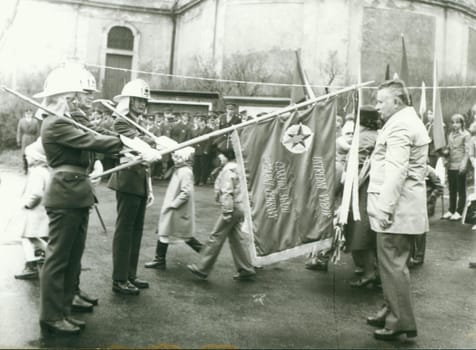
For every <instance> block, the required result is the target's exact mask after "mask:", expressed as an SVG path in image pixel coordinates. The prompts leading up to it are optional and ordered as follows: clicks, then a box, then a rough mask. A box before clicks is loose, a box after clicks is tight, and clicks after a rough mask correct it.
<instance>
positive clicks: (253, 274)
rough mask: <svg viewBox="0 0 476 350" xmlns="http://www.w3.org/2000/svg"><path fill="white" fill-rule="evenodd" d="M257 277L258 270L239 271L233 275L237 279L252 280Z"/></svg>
mask: <svg viewBox="0 0 476 350" xmlns="http://www.w3.org/2000/svg"><path fill="white" fill-rule="evenodd" d="M255 277H256V272H248V271H246V272H238V273H237V274H236V275H234V276H233V279H234V280H235V281H252V280H254V279H255Z"/></svg>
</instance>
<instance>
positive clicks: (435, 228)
mask: <svg viewBox="0 0 476 350" xmlns="http://www.w3.org/2000/svg"><path fill="white" fill-rule="evenodd" d="M0 177H1V179H2V183H1V185H0V212H1V213H2V214H1V215H0V230H1V231H0V286H1V287H0V305H1V307H0V348H2V347H3V348H29V347H35V348H36V347H44V348H52V347H83V348H84V347H89V348H93V347H94V348H97V347H113V348H170V347H174V348H212V347H215V348H216V347H217V346H219V347H228V348H233V347H236V348H474V347H475V346H476V314H475V311H476V297H475V290H476V271H475V270H470V269H468V268H467V264H468V261H469V260H470V259H471V257H472V256H474V257H476V233H473V232H471V228H470V227H469V226H463V225H461V224H459V223H453V222H448V221H441V220H438V219H433V220H432V223H431V224H432V225H431V226H432V227H431V233H430V234H429V236H428V248H427V260H426V263H425V265H424V266H422V267H420V268H418V269H416V270H414V271H413V272H412V278H413V295H414V297H415V305H416V308H415V309H416V317H417V322H418V327H419V329H418V332H419V337H418V338H416V340H405V339H404V338H405V337H402V339H401V340H400V341H396V342H390V343H389V342H381V341H377V340H374V339H373V337H372V331H373V328H372V327H369V326H367V325H366V324H365V317H366V316H368V315H369V314H371V313H373V312H374V311H376V310H377V308H378V306H379V304H380V302H381V292H380V291H379V290H376V289H363V290H356V289H351V288H349V287H348V282H349V281H350V280H351V279H353V278H354V276H353V266H352V262H351V259H350V257H349V256H348V255H344V256H343V258H342V260H341V261H340V262H339V263H338V264H337V265H335V266H332V267H331V269H330V270H329V272H328V273H320V272H311V271H308V270H305V269H304V268H303V261H304V259H303V258H299V259H294V260H290V261H287V262H283V263H279V264H275V265H272V266H268V267H266V268H265V269H264V270H261V271H259V272H258V279H257V281H256V282H236V281H233V280H232V275H233V274H234V271H233V263H232V259H231V256H230V251H229V249H228V246H225V249H224V251H223V252H222V254H221V256H220V257H219V259H218V262H217V264H216V267H215V269H214V271H213V273H212V274H211V276H210V277H209V280H208V281H200V280H197V279H196V278H195V277H194V276H192V275H191V274H190V273H189V272H188V270H187V269H186V264H187V263H190V262H194V261H196V260H197V256H196V255H195V253H194V252H193V251H192V250H191V249H190V248H188V247H186V246H185V245H178V246H173V247H172V248H170V249H169V256H168V270H167V271H163V272H162V271H161V272H158V271H154V270H152V271H151V270H147V269H144V268H143V267H142V266H143V263H144V262H146V261H148V260H149V259H150V258H152V257H153V254H154V246H155V239H156V237H155V236H154V229H155V224H156V221H157V218H158V212H159V209H160V204H161V200H162V197H163V193H164V192H165V189H166V188H165V186H166V184H165V183H160V184H155V186H154V192H155V194H156V197H157V202H156V203H155V204H154V206H153V208H152V209H150V210H149V211H148V212H147V218H146V228H145V234H144V239H143V243H142V250H141V258H140V264H141V267H140V269H139V275H140V277H142V278H145V279H147V280H149V281H150V282H151V288H150V289H148V290H145V291H143V292H142V293H141V295H140V296H138V297H123V296H117V295H115V294H114V293H113V292H112V291H111V260H112V258H111V245H112V243H111V240H112V230H113V225H114V220H115V210H114V205H115V201H114V193H113V192H112V191H110V190H108V189H107V188H105V186H104V185H100V186H99V188H98V194H99V198H100V199H101V203H100V209H101V212H102V214H103V216H104V219H105V222H106V225H107V227H108V228H109V232H108V233H107V235H104V234H103V233H101V230H100V226H99V221H98V220H97V217H96V216H95V214H93V215H92V216H91V222H90V232H89V236H88V241H87V248H86V251H85V255H84V258H83V268H84V271H83V273H82V282H81V285H82V287H83V289H85V290H86V291H87V292H89V293H90V294H94V295H97V296H98V297H99V298H100V301H99V303H100V304H99V306H97V307H96V308H95V310H94V312H93V313H91V314H87V315H79V316H78V318H83V319H84V320H86V321H87V328H86V330H85V331H84V332H83V333H82V334H81V335H79V336H72V337H53V338H44V337H41V334H40V330H39V327H38V297H39V289H38V286H39V284H38V282H37V281H34V282H26V281H18V280H15V279H14V278H13V275H14V274H15V273H17V272H18V271H20V270H21V269H22V267H23V262H24V260H23V253H22V249H21V245H20V242H19V240H18V238H16V237H11V236H9V235H8V232H6V231H5V230H4V229H3V228H4V227H5V225H6V223H7V221H8V218H9V217H10V215H12V213H13V211H14V207H15V201H16V200H17V198H18V197H19V195H20V193H21V190H22V186H23V183H24V180H25V178H24V177H23V176H21V175H19V173H15V172H12V171H5V170H4V171H1V170H0ZM196 194H197V195H196V197H197V202H196V206H197V216H198V218H197V227H198V237H199V238H200V239H202V240H205V238H206V236H207V233H208V231H209V230H210V229H211V227H212V225H213V223H214V220H215V218H216V216H217V215H218V211H217V209H218V208H217V206H216V205H215V204H213V203H212V201H211V199H212V189H211V188H210V187H198V188H196Z"/></svg>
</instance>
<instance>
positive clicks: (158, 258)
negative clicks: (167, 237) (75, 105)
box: [144, 241, 169, 270]
mask: <svg viewBox="0 0 476 350" xmlns="http://www.w3.org/2000/svg"><path fill="white" fill-rule="evenodd" d="M168 247H169V245H168V244H167V243H162V242H161V241H157V246H156V247H155V258H154V260H152V261H150V262H147V263H145V265H144V266H145V267H146V268H148V269H158V270H165V269H166V267H167V266H166V263H165V257H166V255H167V248H168Z"/></svg>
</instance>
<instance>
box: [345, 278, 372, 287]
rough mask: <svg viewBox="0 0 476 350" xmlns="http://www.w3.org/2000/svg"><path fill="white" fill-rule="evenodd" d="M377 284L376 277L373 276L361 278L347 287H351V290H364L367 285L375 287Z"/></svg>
mask: <svg viewBox="0 0 476 350" xmlns="http://www.w3.org/2000/svg"><path fill="white" fill-rule="evenodd" d="M377 283H378V280H377V277H375V276H372V277H362V278H359V279H358V280H356V281H351V282H349V286H351V287H352V288H364V287H366V286H368V285H369V284H371V285H376V284H377Z"/></svg>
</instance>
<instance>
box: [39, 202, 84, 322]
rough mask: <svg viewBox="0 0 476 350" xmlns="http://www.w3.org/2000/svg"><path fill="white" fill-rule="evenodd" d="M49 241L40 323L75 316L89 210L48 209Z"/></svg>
mask: <svg viewBox="0 0 476 350" xmlns="http://www.w3.org/2000/svg"><path fill="white" fill-rule="evenodd" d="M46 213H47V214H48V217H49V226H48V228H49V240H48V245H47V247H46V258H45V262H44V265H43V269H42V271H41V278H40V320H42V321H57V320H61V319H63V318H64V317H65V316H69V315H70V314H71V303H72V302H73V297H74V289H75V282H76V279H77V276H78V274H79V271H80V270H81V257H82V255H83V251H84V246H85V242H86V233H87V229H88V221H89V208H74V209H56V208H46Z"/></svg>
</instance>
